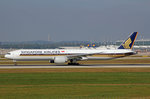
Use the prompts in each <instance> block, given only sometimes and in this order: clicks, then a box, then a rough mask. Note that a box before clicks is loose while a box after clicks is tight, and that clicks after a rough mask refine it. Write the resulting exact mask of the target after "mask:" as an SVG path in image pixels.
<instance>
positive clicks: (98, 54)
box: [5, 49, 134, 60]
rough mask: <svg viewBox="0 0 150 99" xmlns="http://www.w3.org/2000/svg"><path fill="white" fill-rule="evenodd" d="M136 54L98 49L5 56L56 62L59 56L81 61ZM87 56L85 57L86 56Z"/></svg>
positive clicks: (30, 51)
mask: <svg viewBox="0 0 150 99" xmlns="http://www.w3.org/2000/svg"><path fill="white" fill-rule="evenodd" d="M131 54H134V51H132V50H130V49H115V50H110V49H108V50H98V49H72V50H71V49H21V50H16V51H12V52H9V53H7V54H6V55H5V57H6V58H8V59H13V60H54V58H55V57H58V56H66V57H68V56H72V57H73V56H74V55H77V56H80V57H81V59H80V60H88V59H113V58H120V57H124V56H127V55H131ZM84 55H85V56H84Z"/></svg>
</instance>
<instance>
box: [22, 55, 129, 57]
mask: <svg viewBox="0 0 150 99" xmlns="http://www.w3.org/2000/svg"><path fill="white" fill-rule="evenodd" d="M66 55H74V54H21V55H20V56H66ZM87 56H88V55H87ZM90 56H92V57H124V56H127V55H126V54H93V55H90Z"/></svg>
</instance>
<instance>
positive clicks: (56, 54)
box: [5, 32, 138, 65]
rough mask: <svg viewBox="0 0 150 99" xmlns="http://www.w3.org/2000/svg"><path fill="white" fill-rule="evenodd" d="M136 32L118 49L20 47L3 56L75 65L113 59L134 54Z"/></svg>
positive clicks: (16, 59) (14, 59) (13, 58)
mask: <svg viewBox="0 0 150 99" xmlns="http://www.w3.org/2000/svg"><path fill="white" fill-rule="evenodd" d="M137 34H138V32H133V33H132V34H131V35H130V36H129V37H128V39H127V40H125V41H124V42H123V43H122V44H121V45H120V46H119V47H118V49H113V50H112V49H105V50H99V49H72V50H70V49H20V50H16V51H12V52H9V53H7V54H6V55H5V58H8V59H12V60H13V61H14V62H16V61H32V60H34V61H35V60H37V61H38V60H49V62H50V63H57V64H62V63H67V62H68V65H77V64H78V63H77V61H79V60H102V59H115V58H121V57H125V56H129V55H133V54H135V52H134V51H133V50H132V47H133V45H134V42H135V39H136V37H137Z"/></svg>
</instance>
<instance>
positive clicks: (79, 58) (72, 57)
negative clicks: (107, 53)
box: [66, 52, 103, 60]
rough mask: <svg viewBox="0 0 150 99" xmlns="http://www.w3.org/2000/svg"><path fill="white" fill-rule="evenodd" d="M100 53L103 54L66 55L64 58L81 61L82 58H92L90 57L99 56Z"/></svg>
mask: <svg viewBox="0 0 150 99" xmlns="http://www.w3.org/2000/svg"><path fill="white" fill-rule="evenodd" d="M101 53H103V52H99V53H88V54H75V55H67V56H66V57H67V58H68V59H76V60H81V59H82V57H87V56H92V55H95V54H101Z"/></svg>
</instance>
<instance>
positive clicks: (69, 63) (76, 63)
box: [68, 63, 80, 65]
mask: <svg viewBox="0 0 150 99" xmlns="http://www.w3.org/2000/svg"><path fill="white" fill-rule="evenodd" d="M68 65H80V64H79V63H68Z"/></svg>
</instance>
